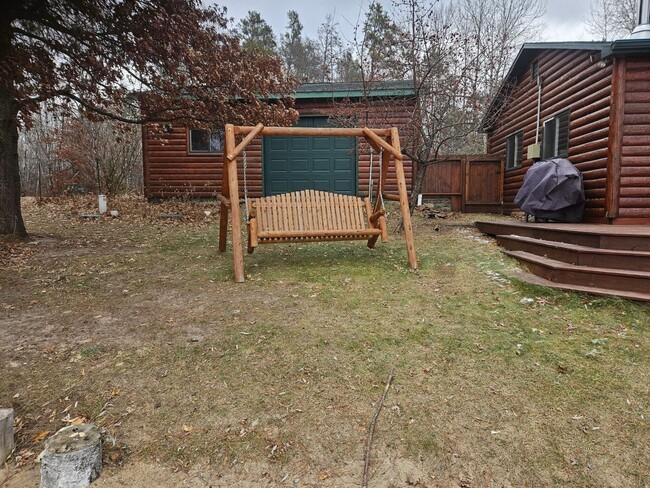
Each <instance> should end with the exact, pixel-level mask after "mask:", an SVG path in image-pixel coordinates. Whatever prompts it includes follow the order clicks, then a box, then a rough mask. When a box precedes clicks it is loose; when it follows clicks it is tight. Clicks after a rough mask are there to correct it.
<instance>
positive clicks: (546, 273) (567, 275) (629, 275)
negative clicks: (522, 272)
mask: <svg viewBox="0 0 650 488" xmlns="http://www.w3.org/2000/svg"><path fill="white" fill-rule="evenodd" d="M503 252H504V254H506V255H508V256H511V257H513V258H515V259H517V260H518V261H520V262H521V263H523V264H524V265H525V266H526V267H527V268H528V269H529V270H530V271H531V272H532V273H534V274H536V275H537V276H540V277H542V278H544V279H546V280H549V281H552V282H554V283H561V284H563V285H578V286H584V287H590V288H600V289H605V290H610V291H611V292H612V293H614V292H616V291H618V292H621V291H624V292H641V293H650V272H648V271H631V270H625V269H613V268H600V267H594V266H577V265H575V264H570V263H565V262H562V261H558V260H555V259H550V258H547V257H544V256H538V255H536V254H533V253H530V252H526V251H507V250H504V251H503Z"/></svg>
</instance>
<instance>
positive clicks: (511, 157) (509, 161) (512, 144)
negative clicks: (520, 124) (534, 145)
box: [506, 131, 524, 169]
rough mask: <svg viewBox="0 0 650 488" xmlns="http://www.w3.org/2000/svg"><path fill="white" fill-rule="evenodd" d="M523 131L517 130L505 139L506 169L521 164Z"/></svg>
mask: <svg viewBox="0 0 650 488" xmlns="http://www.w3.org/2000/svg"><path fill="white" fill-rule="evenodd" d="M523 142H524V132H523V131H519V132H517V133H515V134H512V135H511V136H509V137H508V139H506V169H511V168H516V167H518V166H521V155H522V153H523Z"/></svg>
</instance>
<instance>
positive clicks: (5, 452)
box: [0, 408, 14, 468]
mask: <svg viewBox="0 0 650 488" xmlns="http://www.w3.org/2000/svg"><path fill="white" fill-rule="evenodd" d="M13 450H14V410H13V408H0V468H2V466H3V465H4V463H5V461H6V460H7V458H8V457H9V455H10V454H11V451H13Z"/></svg>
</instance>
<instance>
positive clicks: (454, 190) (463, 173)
mask: <svg viewBox="0 0 650 488" xmlns="http://www.w3.org/2000/svg"><path fill="white" fill-rule="evenodd" d="M422 195H423V196H424V197H425V198H427V199H437V198H448V199H449V201H450V203H451V210H453V211H454V212H465V213H474V212H484V213H501V212H502V208H503V160H502V159H501V158H498V157H495V156H488V155H460V156H451V157H449V158H448V159H446V160H445V161H441V162H439V163H435V164H432V165H431V166H429V167H428V168H427V171H426V173H425V175H424V181H423V182H422Z"/></svg>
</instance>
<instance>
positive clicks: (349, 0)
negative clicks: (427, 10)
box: [217, 0, 592, 41]
mask: <svg viewBox="0 0 650 488" xmlns="http://www.w3.org/2000/svg"><path fill="white" fill-rule="evenodd" d="M369 1H370V0H247V1H245V2H244V1H242V0H217V3H218V4H219V5H223V6H226V7H227V8H228V15H229V16H230V17H234V18H235V20H236V21H237V20H239V19H240V18H242V17H244V16H245V15H246V13H247V12H248V11H249V10H257V11H258V12H260V14H261V15H262V17H263V18H264V20H266V21H267V22H268V23H269V24H270V25H271V27H273V30H274V31H275V34H276V35H279V34H280V33H282V32H284V29H285V27H286V24H287V12H288V11H289V10H295V11H297V12H298V15H299V16H300V21H301V22H302V24H303V25H304V33H305V34H306V35H307V36H309V37H316V32H317V30H318V26H319V25H320V24H321V23H322V22H323V21H324V20H325V16H326V15H327V14H333V15H334V17H335V20H336V21H337V22H338V23H339V25H340V26H341V30H342V32H343V34H344V35H347V37H351V32H352V27H351V26H352V25H353V24H355V23H356V21H357V18H358V16H359V10H360V8H365V7H366V6H367V5H368V3H369ZM380 1H381V3H382V4H384V5H385V6H386V7H390V3H391V2H390V0H380ZM540 1H544V0H540ZM546 5H547V8H546V17H545V19H544V22H545V24H546V29H545V30H544V36H543V37H544V38H542V39H531V41H589V40H592V38H591V36H590V34H589V33H588V32H587V31H586V29H585V26H584V22H583V19H584V18H585V17H587V16H588V15H589V5H590V0H546Z"/></svg>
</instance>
